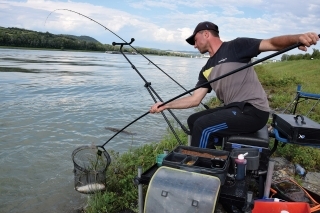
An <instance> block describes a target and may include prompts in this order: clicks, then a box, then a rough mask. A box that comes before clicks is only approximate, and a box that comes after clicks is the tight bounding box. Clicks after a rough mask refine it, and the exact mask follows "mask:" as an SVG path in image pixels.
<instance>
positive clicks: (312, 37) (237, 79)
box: [150, 21, 319, 148]
mask: <svg viewBox="0 0 320 213" xmlns="http://www.w3.org/2000/svg"><path fill="white" fill-rule="evenodd" d="M318 40H319V37H318V35H317V34H316V33H305V34H299V35H284V36H279V37H274V38H270V39H254V38H237V39H235V40H232V41H229V42H223V41H222V40H221V39H220V37H219V29H218V26H217V25H215V24H213V23H211V22H208V21H205V22H201V23H199V24H198V25H197V27H196V28H195V30H194V32H193V34H192V35H191V36H190V37H189V38H187V39H186V41H187V42H188V43H189V44H191V45H194V48H197V49H198V50H199V52H200V53H202V54H204V53H206V52H209V55H210V58H209V59H208V61H207V63H206V64H205V66H204V67H203V68H202V69H201V71H200V73H199V77H198V83H197V85H196V87H198V86H200V85H203V84H204V83H206V82H208V81H210V80H213V79H215V78H217V77H219V76H221V75H223V74H226V73H228V72H230V71H233V70H235V69H237V68H239V67H242V66H244V65H246V64H247V63H249V62H250V61H251V59H252V58H253V57H256V56H257V55H258V54H260V53H261V52H265V51H277V50H281V49H283V48H286V47H288V46H291V45H293V44H296V43H298V42H300V43H302V44H303V45H302V46H300V47H299V49H300V50H304V51H306V50H307V47H310V46H311V45H313V44H316V43H317V41H318ZM211 90H214V91H215V93H216V96H217V98H218V99H219V100H220V101H221V102H222V103H223V106H222V107H217V108H214V109H208V110H204V111H201V112H197V113H195V114H193V115H191V116H190V117H189V118H188V126H189V128H190V132H191V135H192V140H191V146H196V147H201V148H214V144H215V142H217V141H218V140H219V138H222V137H224V136H228V135H233V134H241V133H249V132H255V131H258V130H259V129H261V128H262V127H263V126H264V125H266V123H267V121H268V118H269V111H270V109H269V104H268V100H267V96H266V93H265V91H264V89H263V88H262V86H261V83H260V82H259V80H258V78H257V75H256V73H255V71H254V68H253V67H252V66H251V67H249V68H247V69H244V70H241V71H239V72H236V73H234V74H232V75H230V76H228V77H225V78H222V79H220V80H218V81H215V82H213V83H211V84H207V85H206V86H203V87H200V88H198V89H196V90H195V91H194V92H193V94H192V95H191V96H188V97H183V98H180V99H177V100H174V101H172V102H169V103H167V104H166V105H164V106H161V107H159V105H161V104H162V103H161V102H158V103H156V104H154V105H153V106H152V107H151V109H150V113H158V112H161V111H163V110H165V109H185V108H190V107H195V106H198V105H199V104H200V103H201V100H202V99H203V98H204V97H205V95H206V94H207V93H209V92H211ZM209 136H214V140H209Z"/></svg>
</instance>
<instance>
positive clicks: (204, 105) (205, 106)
mask: <svg viewBox="0 0 320 213" xmlns="http://www.w3.org/2000/svg"><path fill="white" fill-rule="evenodd" d="M57 10H65V11H69V12H72V13H76V14H78V15H80V16H83V17H85V18H87V19H89V20H91V21H93V22H95V23H97V24H99V25H100V26H101V27H103V28H104V29H106V30H108V31H109V32H111V33H112V34H113V35H115V36H116V37H118V38H119V39H120V40H122V41H123V42H125V43H128V42H126V41H125V40H124V39H123V38H121V37H120V36H119V35H117V34H116V33H114V32H113V31H112V30H110V29H109V28H107V27H106V26H104V25H103V24H101V23H99V22H98V21H96V20H94V19H92V18H90V17H89V16H86V15H83V14H82V13H79V12H77V11H73V10H69V9H56V10H54V11H52V12H51V13H49V15H48V16H47V18H46V21H45V23H44V24H46V22H47V20H48V18H49V16H50V15H51V14H52V13H54V12H55V11H57ZM128 44H129V43H128ZM129 46H130V47H131V48H132V49H134V50H135V51H136V52H137V53H139V54H140V55H141V56H143V57H144V58H145V59H147V60H148V61H149V62H150V63H151V64H153V65H154V66H155V67H157V68H158V69H159V70H160V71H161V72H162V73H163V74H165V75H166V76H167V77H168V78H170V79H171V80H172V81H173V82H175V83H176V84H177V85H178V86H180V87H181V88H182V89H183V90H184V91H187V89H186V88H184V87H183V86H182V85H181V84H179V82H177V81H176V80H175V79H173V78H172V77H171V76H170V75H169V74H168V73H166V72H165V71H163V70H162V69H161V68H160V67H159V66H158V65H156V64H155V63H153V61H151V60H150V59H149V58H147V57H146V56H145V55H144V54H142V53H141V52H139V51H138V50H137V49H136V48H135V47H133V46H131V44H129ZM189 94H190V95H191V93H189ZM201 105H202V106H203V107H204V108H206V109H209V107H208V106H207V105H206V104H203V103H202V102H201Z"/></svg>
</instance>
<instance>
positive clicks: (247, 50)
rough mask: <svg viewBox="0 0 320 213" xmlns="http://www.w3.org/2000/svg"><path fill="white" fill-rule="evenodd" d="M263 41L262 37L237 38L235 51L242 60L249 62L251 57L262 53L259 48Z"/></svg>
mask: <svg viewBox="0 0 320 213" xmlns="http://www.w3.org/2000/svg"><path fill="white" fill-rule="evenodd" d="M261 41H262V39H256V38H236V39H235V40H234V42H235V43H236V45H234V48H235V49H234V51H235V53H236V55H237V58H238V59H239V60H240V62H245V63H247V62H248V61H250V60H251V58H253V57H256V56H257V55H259V54H260V53H261V52H260V50H259V46H260V43H261Z"/></svg>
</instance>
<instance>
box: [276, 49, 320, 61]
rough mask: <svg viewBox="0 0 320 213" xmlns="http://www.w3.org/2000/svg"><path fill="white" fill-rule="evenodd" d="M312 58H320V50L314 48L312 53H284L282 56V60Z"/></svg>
mask: <svg viewBox="0 0 320 213" xmlns="http://www.w3.org/2000/svg"><path fill="white" fill-rule="evenodd" d="M311 59H320V51H319V50H317V49H315V48H313V53H312V54H311V55H310V54H309V53H306V54H301V53H300V54H296V55H288V54H283V55H282V56H281V61H293V60H311Z"/></svg>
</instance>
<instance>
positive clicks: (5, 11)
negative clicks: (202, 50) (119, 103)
mask: <svg viewBox="0 0 320 213" xmlns="http://www.w3.org/2000/svg"><path fill="white" fill-rule="evenodd" d="M56 9H70V10H74V11H77V12H79V13H82V14H84V15H86V16H89V17H90V18H92V19H94V20H96V21H97V22H99V23H101V24H102V25H104V26H106V27H107V28H109V29H110V30H112V31H114V32H115V33H116V34H118V35H119V36H120V37H122V38H123V39H124V40H126V41H130V39H131V38H135V40H136V41H135V42H134V43H133V46H140V47H150V48H159V49H163V50H165V49H171V50H187V51H190V50H191V51H192V50H194V48H193V46H190V45H188V44H187V43H186V41H185V39H186V38H187V37H188V36H190V35H191V34H192V32H193V30H194V28H195V26H196V25H197V24H198V23H199V22H201V21H206V20H208V21H212V22H214V23H215V24H217V25H218V26H219V30H220V36H221V38H222V40H223V41H228V40H231V39H234V38H236V37H255V38H269V37H273V36H277V35H282V34H295V33H303V32H309V31H313V32H316V33H318V34H319V33H320V22H319V19H320V1H319V0H306V1H301V0H291V1H286V0H269V1H261V0H255V1H252V0H216V1H214V0H198V1H197V0H196V1H195V0H183V1H182V0H175V1H173V0H157V1H148V0H110V1H108V0H99V1H98V0H96V1H95V0H94V1H89V0H72V1H71V0H51V1H47V0H29V1H24V0H20V1H18V0H8V1H7V0H0V26H2V27H19V28H25V29H30V30H35V31H41V32H46V31H48V32H50V33H54V34H72V35H78V36H80V35H87V36H91V37H93V38H95V39H97V40H98V41H100V42H101V43H104V44H111V43H112V42H113V41H115V42H120V41H121V40H120V39H119V38H117V37H116V36H115V35H113V34H112V33H110V32H109V31H107V30H105V29H104V28H103V27H101V26H100V25H98V24H96V23H94V22H92V21H90V20H89V19H86V18H84V17H82V16H80V15H77V14H73V13H71V12H68V11H59V10H58V11H55V12H53V13H52V14H51V15H50V16H49V17H48V15H49V14H50V13H51V12H52V11H54V10H56ZM47 17H48V19H47ZM46 19H47V21H46ZM312 48H316V49H320V44H317V45H316V46H313V47H312ZM312 48H310V50H309V51H308V52H310V53H312ZM297 53H299V51H298V50H292V51H290V52H288V54H297ZM301 53H303V52H301Z"/></svg>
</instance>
